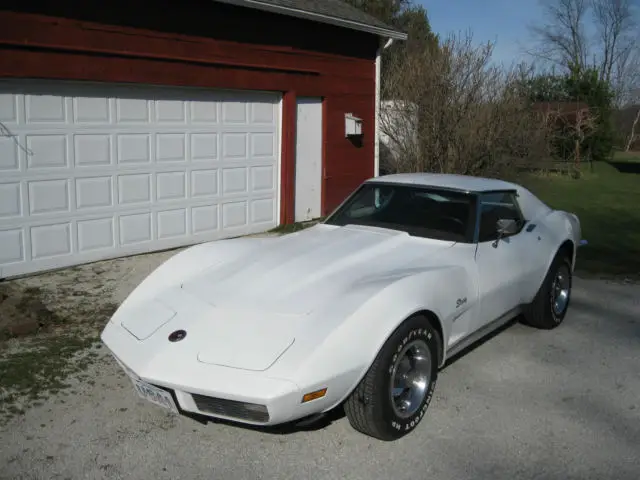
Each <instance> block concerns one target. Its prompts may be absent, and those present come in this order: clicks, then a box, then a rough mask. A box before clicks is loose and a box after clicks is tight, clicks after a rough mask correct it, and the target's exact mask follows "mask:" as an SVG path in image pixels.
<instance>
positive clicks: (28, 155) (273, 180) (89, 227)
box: [0, 81, 280, 277]
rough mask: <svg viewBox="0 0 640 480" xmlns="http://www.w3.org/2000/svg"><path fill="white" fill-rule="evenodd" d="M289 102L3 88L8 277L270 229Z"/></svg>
mask: <svg viewBox="0 0 640 480" xmlns="http://www.w3.org/2000/svg"><path fill="white" fill-rule="evenodd" d="M279 111H280V96H279V95H276V94H272V93H260V92H246V91H245V92H231V91H224V92H223V91H215V90H214V91H212V90H201V89H176V88H164V87H152V86H124V85H120V86H116V85H109V84H83V83H66V82H54V81H41V82H28V81H19V82H13V81H11V82H9V81H2V82H0V122H1V123H2V125H0V128H2V130H3V133H1V134H0V277H7V276H13V275H18V274H23V273H31V272H36V271H41V270H46V269H50V268H57V267H63V266H69V265H74V264H79V263H83V262H89V261H95V260H100V259H105V258H113V257H118V256H123V255H129V254H136V253H142V252H148V251H154V250H161V249H165V248H172V247H177V246H181V245H189V244H194V243H198V242H202V241H209V240H215V239H219V238H225V237H230V236H236V235H243V234H248V233H254V232H260V231H265V230H268V229H270V228H272V227H274V226H276V225H277V223H278V220H277V219H278V211H279V204H278V192H279V173H278V168H279V167H278V165H279V158H280V152H279V140H278V139H279V130H280V125H279V121H280V120H279Z"/></svg>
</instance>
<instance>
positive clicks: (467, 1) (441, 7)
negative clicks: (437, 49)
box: [417, 0, 542, 65]
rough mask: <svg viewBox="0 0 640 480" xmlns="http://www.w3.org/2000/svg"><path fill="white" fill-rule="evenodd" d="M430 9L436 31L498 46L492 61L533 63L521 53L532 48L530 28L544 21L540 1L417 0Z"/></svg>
mask: <svg viewBox="0 0 640 480" xmlns="http://www.w3.org/2000/svg"><path fill="white" fill-rule="evenodd" d="M417 2H419V3H421V4H422V5H423V6H424V7H425V8H426V10H427V15H428V16H429V22H430V23H431V28H432V30H433V31H434V32H436V33H438V34H440V35H442V36H446V35H447V34H448V33H452V32H455V33H457V32H460V31H462V32H464V31H465V30H468V29H470V30H471V31H472V32H473V38H474V41H475V43H478V44H479V43H483V42H487V41H492V42H494V43H495V46H494V52H493V60H494V61H496V62H498V63H500V62H503V63H505V64H507V65H508V64H510V63H512V62H518V61H522V60H530V57H528V56H526V55H525V54H524V53H523V52H522V50H523V49H525V48H526V47H527V46H531V34H530V31H529V29H528V25H530V24H532V23H537V22H540V21H541V20H542V9H541V7H540V4H539V3H538V0H417Z"/></svg>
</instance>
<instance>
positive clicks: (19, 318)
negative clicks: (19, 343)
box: [0, 283, 63, 341]
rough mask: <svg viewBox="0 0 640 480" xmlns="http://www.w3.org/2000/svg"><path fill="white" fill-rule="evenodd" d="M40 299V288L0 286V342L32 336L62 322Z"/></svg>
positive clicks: (12, 284) (41, 294) (14, 285)
mask: <svg viewBox="0 0 640 480" xmlns="http://www.w3.org/2000/svg"><path fill="white" fill-rule="evenodd" d="M42 297H43V292H42V289H41V288H40V287H26V288H25V287H22V286H20V285H19V284H14V283H5V284H0V341H3V340H8V339H10V338H15V337H22V336H26V335H32V334H34V333H38V332H39V331H42V330H43V329H46V328H48V327H50V326H53V325H55V324H60V323H62V322H63V319H62V318H61V317H60V316H59V315H57V314H56V313H55V312H52V311H51V310H50V309H49V308H47V306H46V305H45V304H44V303H43V302H42Z"/></svg>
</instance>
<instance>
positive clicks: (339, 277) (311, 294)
mask: <svg viewBox="0 0 640 480" xmlns="http://www.w3.org/2000/svg"><path fill="white" fill-rule="evenodd" d="M582 243H583V241H582V240H581V229H580V222H579V220H578V218H577V217H576V216H575V215H573V214H571V213H567V212H563V211H558V210H553V209H551V208H549V207H548V206H546V205H545V204H544V203H542V202H541V201H540V200H539V199H538V198H536V197H535V196H534V195H533V194H532V193H531V192H529V191H528V190H526V189H524V188H522V187H521V186H519V185H516V184H512V183H507V182H504V181H500V180H493V179H485V178H476V177H466V176H458V175H438V174H397V175H389V176H383V177H377V178H374V179H370V180H368V181H366V182H365V183H363V184H362V185H361V186H360V187H359V188H358V189H357V190H356V191H355V192H354V193H353V194H351V195H350V196H349V198H347V199H346V200H345V201H344V202H343V203H342V205H340V206H339V207H338V208H337V209H336V210H335V212H334V213H332V214H331V215H330V216H329V217H328V218H327V219H326V220H325V221H324V222H322V223H319V224H317V225H315V226H313V227H311V228H308V229H306V230H302V231H299V232H297V233H293V234H289V235H283V236H279V237H271V238H255V237H254V238H236V239H230V240H223V241H216V242H210V243H204V244H200V245H197V246H193V247H190V248H188V249H186V250H184V251H182V252H180V253H178V254H177V255H175V256H173V257H172V258H170V259H169V260H168V261H167V262H166V263H164V264H163V265H161V266H160V267H159V268H158V269H157V270H155V271H154V272H153V273H151V274H150V275H149V276H148V277H147V278H146V279H145V280H144V281H143V282H142V283H141V284H140V285H139V286H138V287H137V288H136V289H135V290H134V291H133V292H132V293H131V295H130V296H129V297H128V298H127V299H126V300H125V301H124V302H123V303H122V305H121V306H120V307H119V309H118V310H117V311H116V313H115V314H114V315H113V317H112V318H111V320H110V321H109V323H108V324H107V326H106V327H105V329H104V331H103V333H102V336H101V338H102V341H103V342H104V343H105V344H106V346H107V347H108V349H109V350H110V351H111V352H112V353H113V355H114V357H115V358H116V359H117V361H118V362H119V363H120V365H121V367H122V368H123V369H124V370H125V371H126V372H127V373H128V374H129V376H130V377H131V379H132V381H133V383H134V386H135V389H136V390H137V392H138V394H139V395H140V396H142V397H143V398H146V399H148V400H150V401H152V402H154V403H156V404H159V405H161V406H164V407H166V408H168V409H171V410H173V411H175V412H177V413H187V412H189V413H195V414H200V415H205V416H209V417H214V418H220V419H226V420H231V421H236V422H242V423H247V424H253V425H265V426H266V425H275V424H280V423H285V422H292V421H294V420H308V419H310V418H315V416H317V415H322V414H324V413H326V412H328V411H330V410H332V409H333V408H335V407H337V406H339V405H344V409H345V411H346V414H347V417H348V419H349V421H350V423H351V425H352V426H353V427H354V428H355V429H357V430H359V431H360V432H362V433H365V434H368V435H371V436H373V437H376V438H379V439H382V440H393V439H397V438H399V437H401V436H403V435H405V434H407V433H408V432H410V431H412V430H413V429H414V428H415V427H416V426H417V425H418V424H419V422H420V420H421V419H422V417H423V415H424V414H425V411H426V410H427V407H428V405H429V402H430V400H431V396H432V393H433V391H434V388H435V385H436V377H437V374H438V369H439V368H440V367H442V366H443V365H444V363H445V361H446V360H447V358H450V357H451V356H452V355H454V354H455V353H456V352H459V351H460V350H462V349H464V348H465V347H466V346H468V345H470V344H471V343H473V342H474V341H476V340H478V339H480V338H481V337H483V336H485V335H486V334H488V333H489V332H490V331H491V330H494V329H496V328H498V327H499V326H500V325H502V324H504V323H506V322H508V321H509V320H511V319H513V318H514V317H516V316H518V315H520V314H522V318H523V320H524V321H525V322H526V323H528V324H530V325H532V326H534V327H538V328H543V329H551V328H554V327H556V326H558V325H559V324H560V323H561V322H562V320H563V318H564V316H565V314H566V312H567V308H568V306H569V298H570V294H571V278H572V272H573V269H574V265H575V260H576V250H577V247H578V246H579V245H581V244H582Z"/></svg>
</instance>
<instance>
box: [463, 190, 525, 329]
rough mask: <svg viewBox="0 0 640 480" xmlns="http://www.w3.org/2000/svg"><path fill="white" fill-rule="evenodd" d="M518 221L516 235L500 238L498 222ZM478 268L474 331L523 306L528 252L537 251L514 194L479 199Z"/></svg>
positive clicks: (486, 194) (493, 194) (482, 196)
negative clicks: (476, 313)
mask: <svg viewBox="0 0 640 480" xmlns="http://www.w3.org/2000/svg"><path fill="white" fill-rule="evenodd" d="M500 219H509V220H515V221H516V222H517V225H518V228H517V231H516V232H515V233H512V234H509V235H504V236H500V235H499V234H498V229H497V222H498V220H500ZM478 222H479V225H478V228H477V240H478V243H477V248H476V257H475V258H476V267H477V269H478V279H479V284H478V294H479V300H480V309H479V314H478V316H477V317H476V321H475V323H476V324H475V325H474V327H475V328H473V330H477V329H478V328H481V327H483V326H484V325H486V324H488V323H490V322H492V321H493V320H496V319H498V318H500V317H501V316H502V315H504V314H505V313H507V312H509V311H511V310H513V309H514V308H516V307H518V306H519V305H520V304H521V303H522V298H523V294H524V280H525V278H526V275H527V265H528V262H527V258H526V257H527V252H528V251H529V250H530V249H532V248H535V245H534V244H533V243H532V238H533V236H532V235H527V232H526V230H525V229H524V228H523V227H524V225H525V219H524V217H523V216H522V213H521V211H520V208H519V206H518V202H517V197H516V193H515V192H491V193H483V194H481V195H480V198H479V216H478Z"/></svg>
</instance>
